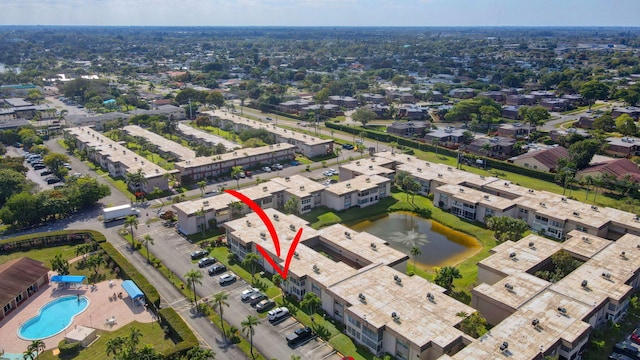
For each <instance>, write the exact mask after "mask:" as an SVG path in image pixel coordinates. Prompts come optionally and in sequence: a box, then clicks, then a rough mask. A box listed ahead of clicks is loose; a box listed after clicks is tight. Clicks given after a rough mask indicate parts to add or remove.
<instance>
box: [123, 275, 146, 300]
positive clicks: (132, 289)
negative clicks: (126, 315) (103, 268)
mask: <svg viewBox="0 0 640 360" xmlns="http://www.w3.org/2000/svg"><path fill="white" fill-rule="evenodd" d="M122 288H123V289H124V291H126V292H127V294H129V296H130V297H131V298H132V299H133V300H135V299H138V298H144V294H143V293H142V291H140V289H139V288H138V285H136V283H134V282H133V281H132V280H125V281H123V282H122Z"/></svg>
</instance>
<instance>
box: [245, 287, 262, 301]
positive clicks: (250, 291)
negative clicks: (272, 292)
mask: <svg viewBox="0 0 640 360" xmlns="http://www.w3.org/2000/svg"><path fill="white" fill-rule="evenodd" d="M259 292H260V289H258V288H249V289H247V290H243V291H242V294H241V295H240V299H242V301H244V300H249V298H250V297H251V295H253V294H255V293H259Z"/></svg>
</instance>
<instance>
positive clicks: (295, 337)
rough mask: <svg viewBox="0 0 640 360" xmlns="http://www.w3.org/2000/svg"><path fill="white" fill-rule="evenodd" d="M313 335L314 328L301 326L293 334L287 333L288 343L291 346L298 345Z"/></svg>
mask: <svg viewBox="0 0 640 360" xmlns="http://www.w3.org/2000/svg"><path fill="white" fill-rule="evenodd" d="M312 337H313V330H311V328H310V327H304V328H300V329H298V330H296V331H294V332H292V333H291V334H289V335H287V337H286V339H287V344H289V346H291V347H296V346H298V345H300V344H302V343H304V342H305V341H308V340H309V339H311V338H312Z"/></svg>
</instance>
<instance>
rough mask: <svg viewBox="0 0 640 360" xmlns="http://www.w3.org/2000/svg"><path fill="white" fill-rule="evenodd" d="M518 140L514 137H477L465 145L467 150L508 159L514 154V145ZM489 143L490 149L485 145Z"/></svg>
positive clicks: (481, 154)
mask: <svg viewBox="0 0 640 360" xmlns="http://www.w3.org/2000/svg"><path fill="white" fill-rule="evenodd" d="M515 143H516V140H515V139H512V138H507V137H502V136H496V137H493V138H477V139H473V141H471V143H470V144H469V145H467V146H466V147H465V149H464V150H465V151H466V152H470V153H472V154H476V155H480V156H488V157H492V158H496V159H508V158H510V157H511V156H513V146H514V145H515ZM487 145H488V148H489V149H488V151H487V150H485V147H486V146H487Z"/></svg>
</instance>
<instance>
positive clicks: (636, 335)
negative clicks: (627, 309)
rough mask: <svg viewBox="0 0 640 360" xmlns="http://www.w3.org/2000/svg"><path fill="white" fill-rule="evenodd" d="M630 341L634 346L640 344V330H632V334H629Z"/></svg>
mask: <svg viewBox="0 0 640 360" xmlns="http://www.w3.org/2000/svg"><path fill="white" fill-rule="evenodd" d="M630 338H631V341H633V342H634V343H636V344H640V329H638V328H636V329H634V330H633V332H632V333H631V336H630Z"/></svg>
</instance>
